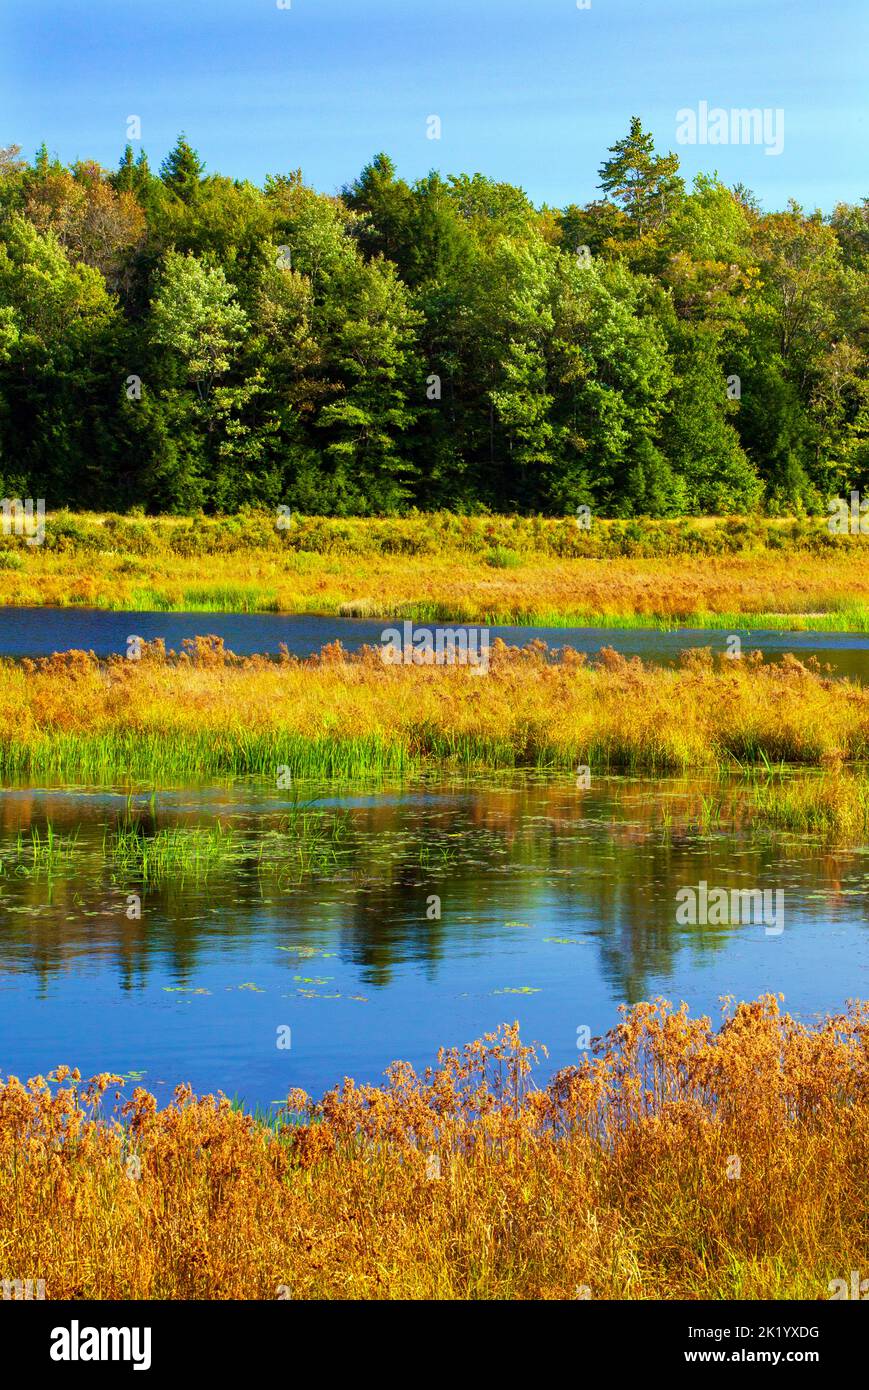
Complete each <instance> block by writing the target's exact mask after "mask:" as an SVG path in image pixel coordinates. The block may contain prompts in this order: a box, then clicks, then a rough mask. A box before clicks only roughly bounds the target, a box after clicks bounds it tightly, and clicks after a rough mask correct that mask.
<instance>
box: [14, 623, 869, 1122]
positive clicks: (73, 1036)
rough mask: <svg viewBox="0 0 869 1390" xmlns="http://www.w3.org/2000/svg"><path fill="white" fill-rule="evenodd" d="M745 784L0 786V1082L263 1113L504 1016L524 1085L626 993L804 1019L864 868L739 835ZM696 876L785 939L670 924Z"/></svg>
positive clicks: (866, 928)
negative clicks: (78, 1074) (770, 914)
mask: <svg viewBox="0 0 869 1390" xmlns="http://www.w3.org/2000/svg"><path fill="white" fill-rule="evenodd" d="M107 616H109V615H107ZM112 616H115V615H112ZM257 621H259V620H257ZM122 626H123V627H129V626H130V624H129V623H122ZM748 791H749V788H748V787H747V786H746V784H743V783H740V782H735V781H734V782H721V781H718V780H714V781H709V782H706V781H704V780H703V779H698V778H692V779H690V780H685V779H682V778H673V779H655V780H649V779H642V780H641V779H636V778H630V777H604V776H601V777H596V778H594V779H593V782H592V785H591V787H589V788H588V789H582V788H578V787H577V786H576V784H575V780H574V778H572V777H571V776H566V775H563V774H553V773H530V772H529V773H517V772H509V773H504V774H498V775H488V776H479V777H472V778H467V777H458V776H457V777H452V778H451V777H445V776H444V775H443V774H440V773H439V774H437V775H435V774H427V775H421V776H416V777H414V778H413V779H411V780H409V781H407V782H405V783H403V784H396V785H380V786H374V785H372V786H363V785H354V786H352V787H351V786H335V785H329V784H325V783H324V784H314V783H311V784H307V785H305V784H300V785H298V786H297V787H296V788H295V789H294V792H293V794H292V797H291V795H290V794H289V793H284V792H279V791H276V790H275V789H274V788H273V787H266V785H265V784H264V783H262V782H259V781H256V780H244V781H239V782H234V783H203V784H201V785H198V786H191V787H186V788H184V789H164V790H158V791H156V792H154V793H151V791H150V789H141V790H138V791H135V792H133V793H130V792H129V791H128V790H127V789H126V788H122V787H118V788H114V789H106V788H87V787H80V788H69V787H66V788H65V787H40V788H23V787H9V788H7V789H6V790H5V792H4V793H3V795H2V800H0V860H2V872H0V1067H2V1070H3V1072H4V1073H7V1074H8V1073H10V1072H11V1073H15V1074H17V1075H20V1076H24V1077H26V1076H30V1075H34V1074H36V1073H44V1072H46V1071H48V1070H49V1069H50V1068H52V1067H54V1066H56V1065H57V1064H59V1063H61V1062H67V1063H69V1064H71V1065H77V1066H79V1067H80V1068H81V1069H82V1071H83V1072H84V1073H86V1074H91V1073H93V1072H97V1071H104V1070H112V1071H116V1072H120V1073H123V1074H124V1075H126V1076H128V1077H129V1078H130V1079H131V1082H132V1081H133V1080H135V1079H140V1080H141V1082H142V1084H144V1085H146V1086H147V1087H148V1088H149V1089H152V1090H153V1091H155V1092H156V1094H157V1095H158V1097H159V1098H160V1099H161V1101H165V1100H167V1099H168V1098H169V1096H170V1094H171V1089H172V1087H173V1086H174V1085H175V1084H177V1083H178V1082H180V1081H189V1082H190V1083H191V1084H192V1085H193V1087H194V1088H195V1089H196V1090H197V1091H213V1090H217V1089H220V1090H222V1091H224V1092H225V1093H226V1094H228V1095H230V1096H238V1097H239V1098H240V1099H243V1100H244V1101H245V1102H246V1103H247V1104H248V1105H251V1106H253V1105H257V1104H258V1105H262V1106H266V1107H267V1106H269V1105H270V1104H271V1103H272V1102H275V1101H278V1100H280V1099H281V1098H282V1097H283V1096H284V1095H285V1094H286V1091H287V1089H288V1088H289V1087H291V1086H302V1087H304V1088H305V1089H306V1090H308V1091H309V1092H311V1093H313V1094H320V1093H321V1092H322V1091H323V1090H324V1089H326V1088H327V1087H329V1086H332V1085H334V1084H336V1083H337V1082H339V1081H340V1079H341V1078H342V1077H344V1076H345V1075H346V1076H353V1077H355V1078H356V1079H357V1080H377V1079H378V1078H379V1077H380V1075H381V1073H382V1071H383V1069H384V1068H385V1067H386V1066H387V1065H388V1064H389V1063H390V1062H391V1061H392V1060H394V1059H395V1058H398V1057H401V1058H404V1059H407V1060H409V1061H411V1062H413V1063H414V1064H415V1065H417V1066H420V1067H421V1066H424V1065H425V1064H426V1063H428V1062H430V1061H432V1060H434V1056H435V1053H436V1051H437V1048H438V1047H439V1046H441V1045H461V1044H463V1043H465V1042H468V1041H471V1040H472V1039H474V1038H477V1037H479V1036H481V1035H482V1034H483V1033H484V1032H486V1031H489V1030H492V1029H494V1028H495V1027H496V1026H497V1025H498V1024H499V1023H501V1022H503V1021H512V1020H513V1019H518V1020H519V1022H520V1023H521V1027H522V1033H523V1036H524V1038H525V1039H526V1041H530V1040H532V1039H537V1040H540V1041H541V1042H544V1043H546V1044H547V1046H548V1048H549V1058H548V1060H547V1062H546V1064H545V1067H544V1071H543V1073H542V1074H546V1073H551V1072H552V1071H553V1070H554V1069H556V1068H558V1067H561V1066H565V1065H567V1064H570V1063H572V1062H575V1061H576V1059H577V1056H578V1051H577V1048H578V1043H581V1042H583V1041H584V1038H585V1034H584V1033H583V1032H582V1030H584V1029H587V1030H588V1031H589V1032H590V1033H591V1034H592V1035H597V1034H599V1033H601V1032H603V1031H604V1030H606V1029H608V1028H611V1027H612V1026H613V1025H614V1024H615V1023H616V1022H617V1021H618V1012H617V1010H618V1005H619V1004H621V1003H623V1002H626V1003H631V1002H634V1001H637V1000H640V999H650V998H653V997H654V996H656V995H663V996H665V997H667V998H669V999H672V1000H674V1001H676V1002H678V1001H680V1000H683V999H684V1000H686V1001H687V1002H688V1003H689V1004H690V1006H691V1008H692V1010H693V1011H709V1012H712V1013H713V1015H715V1016H717V1008H718V999H719V997H720V996H722V995H736V996H737V997H738V998H754V997H756V996H757V995H758V994H760V993H762V992H765V991H783V992H784V994H785V996H786V1003H787V1006H788V1007H789V1008H791V1009H792V1010H793V1011H795V1012H798V1013H799V1014H800V1015H801V1016H803V1017H804V1018H810V1017H811V1016H813V1015H814V1014H816V1013H819V1012H824V1011H826V1010H828V1009H830V1010H835V1009H838V1008H840V1007H842V1005H843V1004H844V1002H845V1000H846V999H848V998H849V997H855V996H857V997H864V998H865V997H869V896H867V892H866V879H865V871H866V853H867V851H866V850H860V851H854V850H841V851H834V850H827V849H823V848H820V847H818V846H817V845H813V844H812V843H811V842H810V841H808V840H798V839H790V840H786V839H785V840H782V839H775V838H771V837H768V836H763V835H758V834H756V833H751V832H750V831H749V830H748V829H746V828H745V824H744V820H743V817H742V815H741V809H740V808H741V806H742V804H743V801H744V798H745V797H746V795H747V794H748ZM293 798H299V799H293ZM710 800H714V801H715V803H716V806H717V808H718V810H717V814H716V817H715V819H714V823H712V824H711V825H710V823H709V821H708V817H707V818H706V819H705V820H704V815H703V811H704V806H706V805H708V803H709V801H710ZM49 826H50V827H51V832H50V834H51V837H52V838H50V839H49V831H48V827H49ZM161 847H162V848H161ZM161 853H162V854H163V856H164V857H163V858H162V859H161ZM173 856H174V858H173ZM701 882H705V883H707V884H708V885H710V887H712V886H719V887H723V888H726V889H732V888H759V889H771V890H776V891H780V892H781V893H782V895H783V897H782V901H783V903H784V918H783V930H781V931H770V930H768V929H766V928H765V927H764V926H763V925H760V924H758V923H757V922H753V923H745V924H742V925H734V924H731V925H724V926H716V925H702V924H701V925H696V926H691V925H687V926H683V925H680V924H679V921H678V920H677V893H678V892H679V890H680V889H681V888H684V887H685V886H691V885H698V884H700V883H701ZM280 1030H289V1033H287V1032H281V1031H280ZM279 1040H282V1041H290V1043H291V1045H290V1046H289V1047H288V1048H286V1047H283V1048H282V1047H279V1046H278V1041H279Z"/></svg>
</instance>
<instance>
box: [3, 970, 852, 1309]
mask: <svg viewBox="0 0 869 1390" xmlns="http://www.w3.org/2000/svg"><path fill="white" fill-rule="evenodd" d="M538 1055H539V1049H536V1048H534V1047H528V1046H525V1045H523V1044H522V1042H521V1040H520V1037H519V1032H518V1026H517V1025H503V1026H502V1027H501V1028H500V1029H499V1030H498V1031H497V1032H496V1033H492V1034H488V1035H486V1037H484V1038H483V1039H481V1040H480V1041H478V1042H476V1043H473V1044H470V1045H469V1046H467V1047H465V1048H462V1049H447V1050H443V1051H441V1053H440V1054H439V1057H438V1062H437V1065H436V1066H435V1067H433V1068H431V1069H428V1070H427V1071H425V1072H424V1073H422V1074H418V1073H417V1072H415V1071H414V1069H413V1068H412V1067H410V1066H409V1065H408V1064H406V1063H395V1064H394V1065H393V1066H392V1067H391V1068H390V1069H389V1071H388V1073H387V1078H386V1081H385V1084H383V1085H382V1086H370V1085H358V1084H354V1083H353V1082H352V1081H349V1080H347V1081H345V1082H344V1083H343V1084H342V1085H340V1086H339V1087H337V1088H336V1089H335V1090H333V1091H331V1092H329V1093H328V1094H327V1095H326V1096H324V1097H323V1098H322V1099H321V1100H320V1101H318V1102H312V1101H310V1100H309V1099H308V1097H306V1096H305V1095H304V1094H303V1093H301V1092H293V1093H291V1094H290V1095H289V1096H288V1097H287V1102H286V1107H285V1113H284V1115H283V1116H281V1115H280V1114H278V1115H276V1116H272V1115H271V1114H269V1115H268V1117H267V1119H268V1122H267V1123H258V1122H257V1117H254V1116H252V1115H249V1114H246V1113H244V1111H243V1109H242V1108H241V1107H240V1105H239V1103H238V1102H236V1103H235V1104H233V1103H231V1102H230V1101H229V1100H227V1099H225V1098H220V1097H218V1098H215V1097H211V1096H206V1097H200V1098H197V1097H195V1096H194V1095H193V1094H192V1093H191V1091H190V1089H189V1088H188V1087H180V1088H179V1089H178V1090H177V1091H176V1093H175V1099H174V1102H173V1103H172V1104H171V1105H170V1106H169V1107H167V1108H166V1109H163V1110H160V1109H158V1107H157V1103H156V1101H155V1099H154V1097H153V1096H151V1095H149V1094H148V1093H147V1091H145V1090H144V1089H141V1088H137V1089H135V1090H134V1091H133V1093H132V1095H131V1096H128V1095H127V1094H126V1093H123V1094H121V1095H120V1096H117V1095H116V1096H115V1099H114V1100H113V1099H112V1095H113V1088H114V1087H115V1086H117V1085H119V1084H120V1081H121V1079H120V1078H118V1077H113V1076H111V1075H108V1074H106V1075H103V1076H100V1077H97V1078H95V1079H94V1080H93V1081H92V1082H90V1083H89V1084H88V1085H84V1084H82V1082H81V1078H80V1076H79V1075H78V1073H75V1072H72V1073H71V1072H70V1071H69V1069H68V1068H61V1069H59V1070H58V1071H57V1072H55V1073H53V1074H52V1075H51V1076H49V1077H48V1078H45V1079H44V1078H42V1077H37V1078H34V1079H33V1080H32V1081H30V1082H29V1083H28V1084H27V1085H26V1086H25V1085H23V1084H22V1083H21V1082H19V1081H18V1080H17V1079H15V1078H14V1077H10V1078H8V1079H7V1080H6V1081H5V1082H4V1083H3V1084H2V1085H0V1230H2V1232H3V1256H4V1262H5V1265H6V1267H7V1268H9V1269H12V1270H18V1269H21V1270H27V1271H32V1274H33V1277H42V1278H45V1280H46V1285H47V1295H48V1297H49V1298H69V1297H79V1298H124V1299H130V1298H174V1299H185V1298H208V1299H223V1298H266V1299H268V1298H275V1297H276V1296H277V1294H278V1286H280V1285H283V1286H284V1287H285V1288H286V1289H288V1290H289V1291H290V1294H291V1296H292V1297H293V1298H294V1299H311V1298H334V1299H340V1298H363V1299H366V1298H389V1299H394V1298H433V1299H441V1298H459V1299H501V1298H504V1299H525V1298H528V1299H538V1298H542V1299H554V1298H565V1299H575V1298H576V1297H578V1296H582V1295H581V1293H580V1291H581V1290H585V1291H587V1296H590V1297H591V1298H592V1299H612V1298H615V1299H645V1298H651V1299H668V1298H681V1299H701V1298H716V1299H718V1298H720V1299H738V1298H746V1299H769V1298H777V1299H794V1298H808V1299H823V1298H827V1297H829V1295H830V1289H829V1285H830V1281H831V1280H833V1279H837V1278H846V1279H847V1277H848V1272H849V1270H851V1269H859V1268H860V1267H861V1265H864V1264H865V1250H866V1229H867V1220H869V1197H867V1189H866V1183H865V1156H866V1152H867V1144H869V1066H867V1061H866V1059H867V1056H869V1006H867V1005H865V1004H860V1003H854V1004H852V1005H850V1006H849V1009H848V1011H847V1012H846V1013H844V1014H841V1015H837V1016H834V1017H828V1018H827V1019H825V1020H823V1021H821V1022H819V1023H817V1024H815V1025H812V1026H810V1025H806V1024H803V1023H801V1022H799V1021H797V1020H796V1019H794V1018H792V1017H790V1016H789V1015H788V1014H786V1013H784V1012H782V1010H781V1007H780V1004H779V1000H778V999H777V998H775V997H772V996H765V997H764V998H761V999H759V1000H757V1001H756V1002H754V1003H741V1004H738V1005H735V1006H734V1004H733V1002H732V1001H730V1002H729V1003H727V1004H726V1006H725V1018H724V1022H723V1024H722V1026H721V1027H720V1028H719V1029H718V1030H716V1029H714V1028H713V1026H712V1024H711V1022H710V1020H709V1019H708V1018H692V1017H691V1016H690V1015H689V1013H688V1011H687V1008H686V1007H685V1006H682V1008H681V1009H679V1010H678V1011H674V1010H673V1009H672V1008H671V1007H670V1006H669V1005H667V1004H665V1003H664V1002H663V1001H660V1000H658V1001H655V1002H653V1003H644V1004H638V1005H636V1006H635V1007H634V1008H633V1009H632V1010H630V1011H625V1012H624V1015H623V1019H622V1022H621V1023H620V1024H619V1026H618V1027H617V1028H615V1029H613V1030H612V1032H610V1033H609V1034H608V1035H607V1036H606V1037H605V1038H603V1039H601V1040H599V1041H597V1042H596V1043H595V1045H594V1053H593V1055H592V1054H587V1055H586V1056H585V1057H584V1058H582V1059H580V1061H579V1064H578V1065H577V1066H571V1067H566V1068H564V1069H562V1070H561V1071H559V1072H558V1073H557V1074H556V1075H555V1076H554V1077H553V1078H552V1080H551V1081H550V1082H549V1084H548V1085H546V1086H545V1087H542V1088H538V1087H537V1086H536V1085H535V1084H534V1079H533V1066H534V1063H535V1061H536V1060H537V1057H538ZM115 1105H118V1106H119V1107H120V1108H119V1110H115ZM258 1118H260V1119H266V1117H265V1116H261V1117H258ZM131 1152H133V1153H136V1154H137V1156H138V1157H139V1159H140V1162H141V1178H140V1179H139V1180H138V1181H135V1180H132V1179H131V1178H130V1177H129V1176H128V1173H127V1171H126V1170H125V1165H124V1159H125V1157H126V1155H127V1154H129V1153H131ZM25 1156H26V1161H24V1160H25ZM433 1157H436V1158H437V1159H438V1160H439V1163H438V1166H437V1167H435V1168H433V1167H432V1158H433ZM734 1159H737V1160H738V1175H737V1176H734ZM438 1171H439V1173H440V1176H439V1177H438V1176H436V1174H437V1172H438ZM433 1173H434V1174H435V1176H433Z"/></svg>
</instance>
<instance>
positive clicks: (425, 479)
mask: <svg viewBox="0 0 869 1390" xmlns="http://www.w3.org/2000/svg"><path fill="white" fill-rule="evenodd" d="M599 179H600V191H601V196H600V197H599V198H598V199H596V200H595V201H592V202H589V203H586V204H584V205H579V204H576V203H574V204H571V205H569V206H567V207H565V208H562V209H556V208H551V207H548V206H542V207H536V206H535V205H534V204H533V203H532V201H531V200H530V199H529V198H528V197H527V196H526V194H525V193H524V191H523V190H522V189H521V188H518V187H514V186H513V185H510V184H505V183H498V182H495V181H493V180H491V179H488V178H486V177H485V176H484V175H482V174H480V173H475V174H473V175H469V174H461V175H451V176H445V175H443V174H441V173H438V172H435V171H432V172H431V173H429V174H427V175H426V176H425V177H424V178H421V179H418V180H416V181H415V182H413V183H408V182H406V181H405V180H404V179H402V178H401V177H400V176H399V173H398V171H397V170H396V168H395V165H394V164H393V162H392V160H391V159H390V158H389V157H388V155H386V154H382V153H381V154H378V155H377V156H376V157H375V158H374V159H373V160H372V161H371V162H370V163H369V164H368V165H367V166H366V167H365V168H364V169H363V170H362V171H361V173H360V175H359V177H358V178H357V179H356V180H355V181H353V182H352V183H350V184H348V186H347V187H346V188H344V189H343V191H342V192H341V194H340V195H339V196H337V197H336V196H328V195H326V194H322V193H319V192H317V191H316V190H314V189H313V188H311V187H309V186H308V185H307V184H306V183H305V180H304V178H303V176H302V173H301V171H300V170H297V169H290V170H288V171H285V172H279V173H276V174H273V175H271V176H269V177H268V178H267V179H266V181H265V184H264V186H263V187H262V188H259V187H257V186H255V185H254V184H252V183H249V182H246V181H244V180H234V179H229V178H226V177H223V176H221V175H219V174H216V173H209V172H207V171H206V169H205V166H204V164H203V161H202V160H201V159H200V157H199V155H198V154H197V152H196V151H195V149H193V147H192V146H191V145H190V144H189V143H188V141H187V139H186V137H185V136H183V135H182V136H180V137H179V139H178V141H177V143H176V145H175V147H174V149H173V150H172V151H171V152H170V153H169V154H168V155H167V157H166V158H165V159H164V160H163V162H162V164H161V166H160V172H159V175H155V174H154V173H152V171H151V167H150V164H149V161H148V158H147V155H146V154H145V153H144V151H139V152H138V153H136V152H135V151H134V148H133V146H132V145H128V146H127V147H126V149H125V151H124V153H123V155H122V157H121V159H120V162H119V164H118V167H117V169H115V170H113V171H110V170H105V169H102V168H100V166H99V165H97V164H95V163H93V162H88V161H84V162H82V161H80V162H78V163H76V164H74V165H72V166H71V167H68V168H67V167H65V166H62V165H61V164H60V163H59V162H58V161H57V160H55V159H53V158H52V157H51V156H50V155H49V153H48V151H47V149H46V148H45V146H43V147H42V148H41V149H40V150H39V151H38V152H37V154H36V156H35V158H34V160H33V161H32V162H29V161H28V160H26V159H23V158H22V157H21V151H20V150H19V149H18V148H17V147H16V146H14V145H12V146H7V147H6V148H3V149H0V494H5V495H15V496H22V497H23V496H33V497H37V496H39V497H45V498H46V500H47V502H48V505H49V506H63V505H66V506H72V507H107V506H111V507H113V508H117V507H125V506H134V505H135V506H143V507H145V508H146V509H151V510H170V511H171V510H175V511H184V510H189V509H191V508H205V509H211V510H231V509H236V508H239V507H243V506H245V505H249V504H250V505H255V504H258V505H266V506H272V505H276V504H278V503H286V504H289V505H290V506H291V507H295V508H297V509H300V510H304V511H308V512H315V511H321V512H327V513H334V514H338V515H349V514H354V513H361V514H364V513H381V512H382V513H390V512H396V511H400V510H402V509H405V508H408V507H423V508H434V507H452V508H455V509H458V510H462V511H474V510H485V509H489V510H499V511H509V510H514V511H519V512H524V513H531V512H543V513H549V514H564V513H572V512H575V510H576V508H577V507H578V506H580V505H587V506H590V507H591V508H592V509H593V510H594V511H596V512H597V513H599V514H603V515H611V516H635V515H640V514H650V515H656V516H673V515H679V514H698V513H704V512H722V511H738V510H739V511H749V510H754V509H760V508H765V509H767V510H769V511H784V510H794V509H797V510H799V509H803V508H817V507H822V506H823V505H824V504H825V502H826V500H827V499H828V498H829V497H831V496H833V495H835V494H836V493H837V492H841V491H843V490H844V491H847V490H848V489H850V488H856V489H861V488H863V489H865V488H866V486H867V484H869V478H867V472H869V384H867V371H866V365H867V359H866V353H867V334H869V314H867V303H869V296H867V277H869V200H864V201H863V203H862V204H860V205H850V204H846V203H840V204H839V205H838V206H837V207H836V208H835V209H834V210H833V212H832V213H831V214H830V215H829V216H824V215H822V214H821V213H820V212H818V211H815V210H806V209H803V208H802V207H800V206H798V205H797V204H796V203H790V204H789V205H788V207H787V208H785V209H783V210H780V211H773V212H765V211H764V210H763V209H762V208H761V206H760V205H759V203H758V200H757V199H756V198H755V196H754V195H753V194H752V192H751V190H750V189H748V188H746V187H745V186H744V185H739V186H737V187H736V188H733V189H729V188H727V187H725V186H724V185H723V184H722V183H721V182H720V181H719V180H718V178H717V177H716V176H715V175H714V174H709V175H703V176H700V177H698V178H697V179H695V181H694V183H693V186H692V187H690V188H687V187H686V185H685V183H684V180H683V179H682V177H681V176H680V174H679V163H678V159H677V157H676V156H675V155H673V154H672V153H664V154H662V153H658V152H656V150H655V148H654V143H653V140H652V137H651V136H650V135H649V134H648V133H647V132H646V131H645V130H644V129H643V126H642V123H641V121H640V120H639V119H638V118H637V117H634V118H633V119H632V120H631V122H630V128H629V131H628V134H627V135H626V136H625V137H624V138H623V139H620V140H617V141H616V142H615V143H614V144H613V146H612V147H611V149H610V150H609V152H608V154H607V156H606V157H605V158H604V160H603V162H602V164H601V167H600V170H599Z"/></svg>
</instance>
